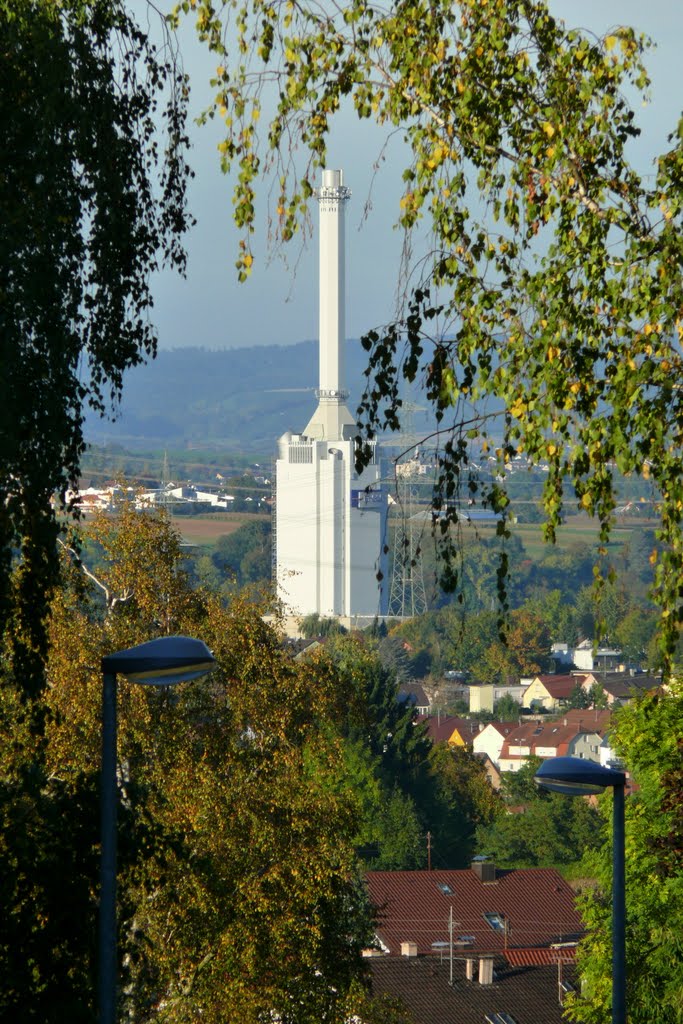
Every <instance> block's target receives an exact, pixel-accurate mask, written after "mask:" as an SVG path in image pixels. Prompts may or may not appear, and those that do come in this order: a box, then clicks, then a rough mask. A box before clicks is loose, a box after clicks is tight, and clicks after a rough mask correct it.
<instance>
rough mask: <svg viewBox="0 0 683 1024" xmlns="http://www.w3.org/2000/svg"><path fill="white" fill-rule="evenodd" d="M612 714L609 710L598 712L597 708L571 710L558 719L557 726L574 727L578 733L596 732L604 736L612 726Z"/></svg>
mask: <svg viewBox="0 0 683 1024" xmlns="http://www.w3.org/2000/svg"><path fill="white" fill-rule="evenodd" d="M611 718H612V712H611V711H610V710H609V709H608V710H605V711H598V710H597V708H591V709H586V708H570V709H569V710H568V711H565V712H564V713H563V714H562V715H561V716H560V717H558V718H557V721H556V723H555V724H562V725H572V726H574V728H575V731H576V732H577V733H579V732H588V733H591V732H595V733H599V734H600V735H604V734H605V733H606V732H607V731H608V729H609V726H610V720H611Z"/></svg>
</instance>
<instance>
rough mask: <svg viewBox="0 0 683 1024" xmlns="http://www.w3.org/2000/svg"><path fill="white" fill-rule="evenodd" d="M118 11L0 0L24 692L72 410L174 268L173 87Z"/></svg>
mask: <svg viewBox="0 0 683 1024" xmlns="http://www.w3.org/2000/svg"><path fill="white" fill-rule="evenodd" d="M129 7H130V5H127V4H125V3H124V2H123V0H63V2H60V3H58V4H57V3H53V2H51V0H26V2H25V3H20V4H18V3H14V2H12V0H2V2H0V60H1V63H2V91H1V97H0V103H1V104H2V106H1V108H0V119H1V120H2V125H3V132H4V138H3V146H2V153H1V154H0V220H2V224H3V229H2V236H1V238H0V294H1V295H2V331H1V332H0V335H1V336H0V354H1V361H2V367H3V375H2V381H3V383H2V401H0V437H1V438H2V453H3V454H2V465H1V467H0V621H1V622H2V624H3V630H6V632H7V636H8V638H9V639H10V641H11V647H10V650H11V652H12V653H13V655H14V657H15V658H16V659H18V660H17V668H18V670H19V671H20V673H21V674H22V676H23V678H24V685H25V689H26V691H27V692H28V693H31V692H35V691H36V690H38V689H40V686H41V685H42V680H41V665H42V661H43V659H44V657H45V651H46V646H45V630H44V628H43V622H44V618H45V614H46V609H47V600H48V597H49V590H50V586H51V584H53V583H54V580H55V578H56V572H57V566H58V556H57V546H56V537H57V534H58V528H59V527H58V521H57V518H56V515H55V511H54V510H53V507H52V504H51V502H52V499H53V497H54V496H55V494H56V495H57V496H58V498H59V497H61V498H62V499H63V497H64V494H65V490H66V488H67V487H68V486H69V485H73V484H75V482H76V481H77V479H78V467H79V460H80V457H81V455H82V453H83V449H84V439H83V417H84V405H85V404H87V403H89V404H90V405H91V406H94V407H95V408H96V409H98V410H99V411H101V412H104V411H105V410H106V409H107V408H108V407H109V406H110V405H111V402H112V400H115V399H116V398H117V396H118V395H119V392H120V388H121V383H122V377H123V373H124V371H125V370H126V368H127V367H130V366H133V365H135V364H136V363H139V362H140V361H142V360H143V359H144V358H145V357H147V356H152V355H154V352H155V347H156V337H155V333H154V328H153V326H152V324H151V322H150V310H151V307H152V297H151V292H150V275H151V274H152V273H153V272H154V271H155V270H156V269H157V267H158V266H159V265H160V264H161V263H162V262H166V263H168V264H170V265H172V266H174V267H176V268H179V269H181V270H182V269H183V267H184V262H185V254H184V251H183V248H182V245H181V241H180V239H181V236H182V234H183V232H184V230H185V228H186V227H187V225H188V222H189V217H188V213H187V210H186V206H185V186H186V182H187V178H188V174H189V170H188V167H187V165H186V163H185V157H184V151H185V146H186V143H187V138H186V133H185V115H186V95H187V87H186V82H185V77H184V75H183V73H182V69H181V68H180V66H179V65H178V63H177V61H176V55H175V52H174V47H173V45H172V38H171V36H170V35H169V34H168V32H167V31H166V32H165V33H163V35H162V38H161V40H160V44H159V45H155V44H154V43H153V42H152V41H151V40H150V39H149V37H148V35H147V31H146V29H148V28H149V25H147V26H145V30H142V29H141V28H140V27H139V26H138V24H137V23H136V20H135V18H134V16H133V15H132V14H131V12H130V10H129ZM161 26H162V28H163V22H161ZM17 554H18V555H19V556H20V559H19V570H18V572H17V573H16V574H15V575H14V577H11V567H12V564H13V560H14V558H15V555H17Z"/></svg>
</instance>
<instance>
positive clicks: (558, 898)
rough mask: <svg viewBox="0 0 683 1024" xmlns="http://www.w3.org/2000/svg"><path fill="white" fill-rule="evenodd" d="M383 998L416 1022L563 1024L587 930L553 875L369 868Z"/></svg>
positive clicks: (372, 954) (374, 974)
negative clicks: (394, 1001) (390, 999)
mask: <svg viewBox="0 0 683 1024" xmlns="http://www.w3.org/2000/svg"><path fill="white" fill-rule="evenodd" d="M366 884H367V888H368V894H369V896H370V899H371V901H372V903H373V905H374V907H375V909H376V914H377V922H376V934H375V941H374V943H373V946H372V947H371V948H369V949H367V950H366V951H365V954H364V955H365V956H366V957H367V958H368V966H369V970H370V976H371V982H372V989H373V992H374V993H375V994H384V995H388V996H393V997H394V998H400V999H401V1000H402V1001H403V1003H404V1004H405V1005H406V1006H407V1008H408V1009H409V1011H410V1013H411V1014H412V1017H413V1019H414V1021H415V1022H416V1024H445V1022H448V1024H560V1022H561V1021H562V1020H563V1003H564V1002H565V999H566V996H567V994H568V993H569V992H572V991H575V989H576V972H575V968H574V959H575V953H576V946H577V943H578V941H579V939H580V938H581V936H582V934H583V925H582V922H581V919H580V917H579V915H578V913H577V911H576V906H575V900H574V893H573V891H572V889H571V888H570V886H569V885H568V884H567V883H566V882H565V881H564V879H563V878H562V876H561V875H560V874H559V873H558V872H557V871H555V870H554V869H546V868H530V869H519V870H509V871H501V870H498V869H496V866H495V865H494V864H493V863H492V862H490V861H488V860H485V859H483V858H478V859H475V861H474V862H473V863H472V866H471V868H468V869H465V870H456V871H370V872H368V874H367V876H366Z"/></svg>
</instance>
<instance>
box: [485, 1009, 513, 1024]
mask: <svg viewBox="0 0 683 1024" xmlns="http://www.w3.org/2000/svg"><path fill="white" fill-rule="evenodd" d="M486 1021H487V1024H517V1021H516V1020H515V1018H514V1017H513V1016H512V1014H511V1013H506V1012H505V1010H499V1011H498V1013H487V1014H486Z"/></svg>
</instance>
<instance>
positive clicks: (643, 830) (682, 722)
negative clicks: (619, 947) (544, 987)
mask: <svg viewBox="0 0 683 1024" xmlns="http://www.w3.org/2000/svg"><path fill="white" fill-rule="evenodd" d="M681 737H683V690H682V688H681V684H680V682H675V683H672V685H671V688H670V690H669V691H668V692H664V691H662V692H657V693H653V694H650V695H648V696H645V697H643V698H642V699H640V700H638V701H637V702H635V703H634V704H631V705H629V706H628V707H626V708H624V709H623V710H622V711H621V712H620V714H619V716H618V718H617V722H616V728H615V730H614V732H613V733H612V743H613V745H614V748H615V750H616V751H617V753H618V754H619V756H620V757H621V758H622V759H623V762H624V764H625V766H626V768H627V770H628V772H629V774H630V775H631V778H632V780H633V782H634V783H635V787H634V789H633V790H632V791H631V792H630V793H628V794H627V797H626V904H627V906H626V922H627V924H626V929H627V930H626V957H627V979H628V980H627V1005H628V1019H629V1021H630V1022H631V1024H680V1022H681V1020H683V940H682V938H681V934H682V928H683V790H682V789H681V780H682V779H683V742H682V740H681ZM636 787H637V788H636ZM576 802H578V801H572V803H576ZM601 810H602V811H603V813H604V817H605V819H606V820H605V828H606V829H608V830H609V829H610V828H611V817H612V815H611V811H612V807H611V796H610V795H609V794H606V795H605V797H603V798H601ZM587 868H588V871H589V872H590V874H591V875H593V876H594V877H595V876H596V877H597V878H598V881H599V888H598V889H597V891H595V890H593V889H589V890H587V891H586V892H585V893H584V895H583V898H582V901H581V912H582V915H583V917H584V920H585V921H586V924H587V925H588V928H589V933H588V937H587V938H586V939H585V940H584V942H583V943H582V945H581V949H580V958H579V964H580V969H581V974H582V977H583V978H584V979H585V989H583V990H582V998H581V999H578V998H577V999H576V1000H575V1002H574V1003H573V1006H572V1011H571V1019H572V1020H576V1021H582V1022H585V1024H602V1022H603V1021H604V1020H606V1019H608V1016H609V1007H610V1005H611V989H610V976H611V964H610V957H611V942H610V932H611V900H610V895H609V894H610V891H611V869H612V865H611V844H610V843H606V844H605V845H604V846H603V847H602V848H600V850H599V851H598V852H596V853H595V854H594V855H593V856H592V857H591V858H590V859H589V861H588V865H587Z"/></svg>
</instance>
